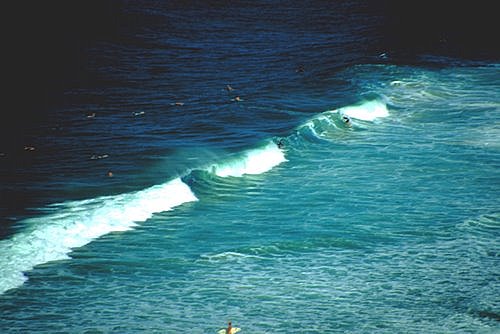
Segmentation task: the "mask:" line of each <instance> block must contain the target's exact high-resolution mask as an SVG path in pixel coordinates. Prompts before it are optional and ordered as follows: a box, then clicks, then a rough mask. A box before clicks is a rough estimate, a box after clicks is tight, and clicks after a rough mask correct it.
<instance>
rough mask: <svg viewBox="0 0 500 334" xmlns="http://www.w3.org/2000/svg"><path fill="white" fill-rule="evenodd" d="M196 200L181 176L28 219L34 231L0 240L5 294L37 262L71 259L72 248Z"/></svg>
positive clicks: (0, 285) (1, 283)
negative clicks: (145, 187)
mask: <svg viewBox="0 0 500 334" xmlns="http://www.w3.org/2000/svg"><path fill="white" fill-rule="evenodd" d="M197 200H198V199H197V198H196V196H195V195H194V194H193V192H192V191H191V189H190V188H189V187H188V185H186V184H185V183H183V182H182V181H181V180H180V179H179V178H177V179H174V180H172V181H170V182H167V183H164V184H161V185H156V186H153V187H150V188H147V189H144V190H141V191H138V192H134V193H127V194H121V195H116V196H106V197H98V198H95V199H91V200H83V201H73V202H69V203H64V204H59V205H57V206H56V212H55V213H54V214H51V215H47V216H42V217H37V218H33V219H30V220H29V221H26V222H25V223H27V224H28V225H29V226H30V228H29V229H27V230H25V231H23V232H20V233H18V234H16V235H14V236H13V237H12V238H10V239H6V240H2V241H0V294H1V293H3V292H5V291H7V290H9V289H12V288H16V287H18V286H20V285H22V284H23V282H24V281H26V277H25V276H24V272H26V271H29V270H31V269H33V268H34V267H35V266H36V265H39V264H43V263H47V262H49V261H56V260H62V259H67V258H69V255H68V254H69V253H70V252H71V250H72V249H74V248H77V247H82V246H84V245H86V244H88V243H89V242H91V241H92V240H94V239H96V238H99V237H100V236H103V235H105V234H108V233H111V232H119V231H126V230H129V229H131V228H133V227H134V226H135V225H136V224H137V222H141V221H145V220H146V219H148V218H150V217H151V216H152V215H153V214H154V213H157V212H162V211H168V210H171V209H172V208H174V207H176V206H178V205H181V204H183V203H186V202H191V201H197Z"/></svg>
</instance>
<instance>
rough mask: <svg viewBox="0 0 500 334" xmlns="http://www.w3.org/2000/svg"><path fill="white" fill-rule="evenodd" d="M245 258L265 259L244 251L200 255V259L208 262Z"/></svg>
mask: <svg viewBox="0 0 500 334" xmlns="http://www.w3.org/2000/svg"><path fill="white" fill-rule="evenodd" d="M246 258H254V259H265V258H263V257H260V256H256V255H251V254H244V253H239V252H222V253H218V254H213V255H210V254H205V255H201V259H202V260H206V261H210V262H215V261H235V260H239V259H246Z"/></svg>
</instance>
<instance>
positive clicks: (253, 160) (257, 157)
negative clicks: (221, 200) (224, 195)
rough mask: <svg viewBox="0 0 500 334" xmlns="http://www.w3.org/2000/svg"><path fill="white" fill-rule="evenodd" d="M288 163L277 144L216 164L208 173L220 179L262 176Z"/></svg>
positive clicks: (249, 151) (270, 144)
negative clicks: (247, 175) (250, 175)
mask: <svg viewBox="0 0 500 334" xmlns="http://www.w3.org/2000/svg"><path fill="white" fill-rule="evenodd" d="M285 161H287V160H286V158H285V153H284V152H283V150H281V149H280V148H279V147H278V146H277V145H276V144H275V143H273V142H271V143H269V144H267V145H266V146H265V147H262V148H257V149H252V150H248V151H246V152H244V153H243V155H241V156H238V157H237V158H234V159H232V160H230V161H228V162H224V163H221V164H214V165H212V166H210V167H209V168H208V171H209V172H211V173H214V174H216V175H217V176H220V177H227V176H235V177H241V176H243V175H245V174H254V175H255V174H262V173H265V172H267V171H269V170H271V169H272V168H273V167H275V166H277V165H279V164H281V163H282V162H285Z"/></svg>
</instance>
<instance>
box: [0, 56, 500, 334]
mask: <svg viewBox="0 0 500 334" xmlns="http://www.w3.org/2000/svg"><path fill="white" fill-rule="evenodd" d="M499 74H500V73H499V70H498V67H495V66H488V67H463V68H446V69H424V68H418V67H401V66H386V65H362V66H361V65H360V66H354V67H350V68H347V69H346V70H345V71H343V72H340V73H339V74H338V77H337V78H338V79H339V80H346V81H351V84H352V85H353V87H355V94H354V99H355V100H356V103H353V104H352V105H351V107H350V108H345V109H339V110H333V111H326V112H323V113H320V112H318V113H317V114H315V115H312V116H311V117H309V118H305V119H304V121H303V123H299V124H297V126H296V128H295V129H293V130H292V131H290V132H289V133H287V134H285V135H284V136H281V137H279V138H278V137H275V138H269V139H268V140H265V141H264V142H263V143H261V144H260V145H256V146H252V147H248V148H247V150H246V151H245V150H242V151H237V152H234V153H231V154H230V155H229V154H226V155H224V154H221V152H217V153H215V152H214V153H213V154H211V153H206V152H205V154H204V155H203V157H204V158H203V159H202V158H200V156H199V155H198V157H194V158H191V159H190V158H189V154H187V156H188V157H187V158H186V157H185V156H183V157H177V159H185V161H184V162H183V163H182V164H181V163H179V165H185V166H190V168H186V169H184V170H183V172H182V173H180V175H176V176H175V177H174V176H173V177H172V178H171V179H167V180H162V181H160V182H158V185H159V186H160V188H161V189H159V190H158V191H159V192H156V191H150V190H148V189H146V190H144V191H142V192H141V191H139V192H130V193H125V194H121V195H112V196H111V197H108V198H101V197H98V198H94V199H92V200H91V201H90V203H88V202H85V203H84V204H82V203H80V202H78V204H75V203H77V202H68V203H65V204H63V205H60V206H59V207H58V206H56V207H55V208H52V209H51V212H52V213H51V214H49V215H41V216H40V217H38V218H36V221H35V222H34V223H32V224H30V222H29V221H28V222H26V223H25V225H26V227H25V228H24V229H22V230H21V231H20V232H19V234H18V235H17V237H18V238H20V239H18V240H20V241H21V242H20V244H21V243H24V244H22V245H21V246H22V247H20V248H16V247H14V245H13V243H12V242H11V240H9V239H7V240H3V241H0V249H1V252H2V254H3V257H2V260H3V261H4V262H3V263H2V269H0V270H1V271H0V272H1V273H2V274H3V275H4V276H3V277H7V276H8V277H9V280H8V284H10V285H8V286H6V285H5V284H6V282H7V280H3V282H2V284H3V285H2V290H3V291H5V292H4V293H3V295H1V296H0V310H1V313H2V317H1V318H0V328H1V329H2V332H6V333H9V332H12V333H16V332H33V333H55V332H68V333H100V332H102V333H108V332H113V333H124V332H127V333H138V332H148V333H174V332H177V331H185V329H186V328H190V330H192V332H193V333H215V332H216V331H217V330H218V329H219V328H221V327H223V326H224V325H225V323H226V321H227V320H229V319H230V320H232V321H233V324H234V325H236V326H238V327H241V328H242V333H319V332H322V331H323V332H328V333H336V332H338V333H346V332H347V333H388V332H391V333H394V332H395V333H450V332H453V333H477V332H481V333H482V332H484V333H493V332H495V331H498V330H499V328H500V327H499V325H498V319H499V313H500V310H499V305H500V300H499V297H498V296H500V284H499V281H498V278H499V277H500V276H499V269H498V268H500V266H499V251H500V248H499V246H500V244H499V236H500V217H499V211H498V208H499V207H500V206H499V204H500V201H499V198H500V196H499V195H500V188H499V185H500V174H499V166H500V152H499V149H500V141H499V138H500V125H499V124H500V123H499V120H500V113H499V110H498V108H499V103H500V98H499V95H498V92H499V91H500V90H499V88H500V87H499V82H498V77H499ZM333 88H334V87H332V89H333ZM336 107H341V106H335V108H336ZM384 111H388V113H389V114H388V115H387V116H386V115H385V114H384ZM343 114H345V115H348V116H350V117H351V122H352V124H351V126H348V125H346V124H345V123H344V122H343V121H342V117H341V116H342V115H343ZM377 115H381V116H385V117H375V116H377ZM279 139H282V140H283V142H284V147H283V148H282V149H281V150H280V149H278V148H277V146H275V144H272V142H275V143H276V142H278V140H279ZM270 143H271V144H270ZM221 171H226V172H228V173H229V176H227V173H221ZM144 173H147V171H144ZM249 173H250V174H249ZM217 174H220V175H217ZM231 175H235V176H231ZM177 176H179V177H180V179H178V178H177ZM171 180H176V181H175V182H178V183H175V184H174V185H173V186H172V184H170V183H168V182H170V181H171ZM181 180H182V183H181V182H180V181H181ZM165 182H166V183H165ZM162 187H163V188H162ZM191 195H193V196H195V198H193V197H190V196H191ZM71 208H83V210H80V211H79V210H77V209H71ZM82 211H83V213H82ZM75 217H76V218H75ZM89 217H90V218H89ZM76 220H78V222H79V223H80V224H75V221H76ZM49 227H50V228H54V230H51V231H56V232H57V233H55V234H52V235H57V238H52V239H51V238H50V236H49V237H48V238H45V237H43V238H41V237H39V234H40V233H37V231H43V229H44V228H49ZM23 236H24V239H23ZM54 245H55V246H57V247H54ZM73 245H74V246H73ZM19 249H25V250H26V249H27V250H28V251H27V252H25V253H23V252H22V251H19ZM16 252H18V253H16ZM44 252H45V253H44ZM55 253H57V254H55ZM33 254H36V255H33ZM6 255H7V256H6ZM52 260H56V261H52ZM48 261H50V262H48ZM20 262H22V263H25V264H26V263H27V267H26V268H24V267H22V266H21V267H19V266H18V264H19V263H20ZM35 265H36V267H35V268H34V269H32V270H30V269H31V268H30V266H35ZM9 266H10V267H9ZM16 266H18V267H16ZM21 271H27V276H28V280H27V281H26V282H24V283H23V281H22V280H21V279H20V278H19V275H20V273H21ZM10 288H12V289H10Z"/></svg>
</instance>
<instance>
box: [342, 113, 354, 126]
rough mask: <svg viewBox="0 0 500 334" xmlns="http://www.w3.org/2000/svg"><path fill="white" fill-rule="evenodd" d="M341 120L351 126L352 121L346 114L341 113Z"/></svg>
mask: <svg viewBox="0 0 500 334" xmlns="http://www.w3.org/2000/svg"><path fill="white" fill-rule="evenodd" d="M342 121H343V122H344V123H345V124H346V125H347V126H352V123H351V119H350V118H349V117H348V116H346V115H342Z"/></svg>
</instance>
